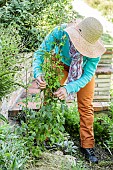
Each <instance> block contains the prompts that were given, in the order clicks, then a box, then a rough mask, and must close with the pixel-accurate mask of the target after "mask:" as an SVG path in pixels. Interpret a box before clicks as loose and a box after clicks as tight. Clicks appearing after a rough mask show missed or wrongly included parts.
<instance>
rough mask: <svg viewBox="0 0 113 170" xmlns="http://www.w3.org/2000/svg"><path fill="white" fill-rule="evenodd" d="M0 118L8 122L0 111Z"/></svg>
mask: <svg viewBox="0 0 113 170" xmlns="http://www.w3.org/2000/svg"><path fill="white" fill-rule="evenodd" d="M1 120H2V121H4V122H6V123H8V120H7V119H6V118H5V116H4V115H2V114H1V113H0V121H1Z"/></svg>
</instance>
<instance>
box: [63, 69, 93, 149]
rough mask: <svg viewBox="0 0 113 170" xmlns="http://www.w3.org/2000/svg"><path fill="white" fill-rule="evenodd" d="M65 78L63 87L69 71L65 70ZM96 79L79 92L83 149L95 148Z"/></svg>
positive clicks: (78, 101) (78, 100)
mask: <svg viewBox="0 0 113 170" xmlns="http://www.w3.org/2000/svg"><path fill="white" fill-rule="evenodd" d="M63 74H64V77H63V78H62V80H61V81H60V83H61V85H63V84H64V82H65V80H66V79H67V76H68V71H67V70H65V68H64V70H63ZM94 88H95V79H94V77H93V78H92V80H91V81H90V82H89V83H88V84H87V85H86V86H85V87H83V88H81V89H80V90H79V92H77V103H78V111H79V114H80V140H81V147H83V148H93V147H94V143H95V141H94V132H93V122H94V110H93V105H92V101H93V97H94Z"/></svg>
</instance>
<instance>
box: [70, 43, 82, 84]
mask: <svg viewBox="0 0 113 170" xmlns="http://www.w3.org/2000/svg"><path fill="white" fill-rule="evenodd" d="M69 53H70V56H71V58H72V61H71V65H70V67H69V73H68V79H67V83H69V82H72V81H75V80H77V79H79V78H80V77H81V75H82V62H83V55H82V54H80V53H79V52H78V51H77V49H76V48H75V47H74V45H73V43H72V42H71V40H70V51H69Z"/></svg>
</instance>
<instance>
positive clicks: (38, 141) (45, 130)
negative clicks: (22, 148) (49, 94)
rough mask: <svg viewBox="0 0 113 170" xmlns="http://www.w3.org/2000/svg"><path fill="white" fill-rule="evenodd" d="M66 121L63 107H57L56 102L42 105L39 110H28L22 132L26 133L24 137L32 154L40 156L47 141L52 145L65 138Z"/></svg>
mask: <svg viewBox="0 0 113 170" xmlns="http://www.w3.org/2000/svg"><path fill="white" fill-rule="evenodd" d="M64 121H65V119H64V116H63V113H62V110H61V108H60V107H56V105H55V104H54V103H53V104H51V105H46V106H42V108H41V109H40V110H39V111H38V112H35V111H33V110H29V111H27V112H26V118H25V122H22V126H21V129H20V132H21V133H22V134H23V135H24V136H22V138H23V139H24V140H25V142H26V146H27V148H28V150H29V151H30V153H31V155H33V156H36V157H38V156H39V154H40V153H41V151H43V150H44V144H45V142H46V143H48V145H52V144H53V143H55V142H61V141H62V140H63V138H64V134H63V132H64V126H63V125H64Z"/></svg>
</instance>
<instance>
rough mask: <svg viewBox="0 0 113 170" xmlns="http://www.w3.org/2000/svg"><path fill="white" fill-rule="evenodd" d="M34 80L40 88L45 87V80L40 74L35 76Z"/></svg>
mask: <svg viewBox="0 0 113 170" xmlns="http://www.w3.org/2000/svg"><path fill="white" fill-rule="evenodd" d="M36 82H37V84H38V87H39V88H40V89H41V90H43V89H45V88H46V82H45V80H44V77H43V76H42V75H40V76H38V77H37V78H36Z"/></svg>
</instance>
